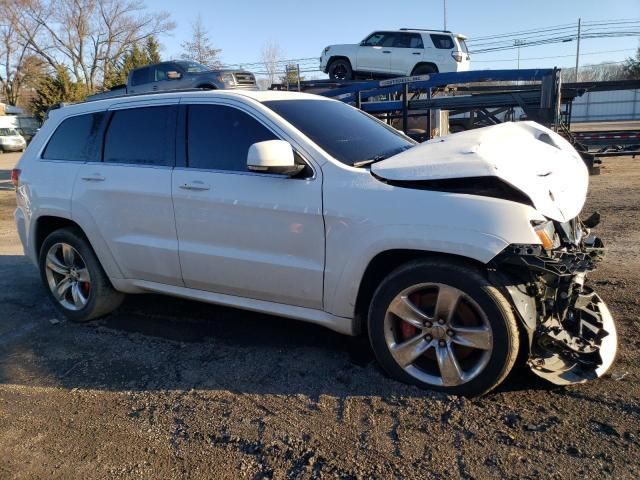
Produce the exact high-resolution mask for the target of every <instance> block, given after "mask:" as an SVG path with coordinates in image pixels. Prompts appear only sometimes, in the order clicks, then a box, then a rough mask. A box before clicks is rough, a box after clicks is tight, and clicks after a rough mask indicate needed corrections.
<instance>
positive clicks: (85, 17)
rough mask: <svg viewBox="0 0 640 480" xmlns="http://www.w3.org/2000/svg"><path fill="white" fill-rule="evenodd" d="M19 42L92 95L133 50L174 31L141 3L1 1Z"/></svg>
mask: <svg viewBox="0 0 640 480" xmlns="http://www.w3.org/2000/svg"><path fill="white" fill-rule="evenodd" d="M3 3H4V4H5V5H6V9H7V10H8V12H9V14H10V15H11V18H12V19H13V21H14V24H15V25H16V31H17V32H18V35H19V37H20V42H21V43H22V44H24V45H25V46H26V47H27V49H28V50H29V51H31V52H33V53H35V54H37V55H38V56H39V57H41V58H42V59H43V60H44V61H45V62H46V63H47V64H48V65H49V66H50V67H51V69H52V70H53V71H58V70H59V69H60V68H68V69H69V71H70V73H71V75H72V79H73V81H75V82H79V83H82V84H84V85H86V87H87V88H88V89H89V90H94V89H95V88H96V87H97V85H98V84H99V83H100V82H101V81H102V79H103V78H104V76H108V75H109V69H110V68H112V66H113V65H115V64H116V62H117V61H118V60H119V59H120V58H121V57H122V56H123V55H124V53H125V52H126V51H127V50H128V49H129V48H130V47H131V46H132V45H133V44H136V43H139V42H142V41H144V40H145V39H146V38H148V37H149V36H152V35H155V36H157V35H160V34H163V33H166V32H168V31H170V30H172V29H173V28H174V24H173V22H171V21H170V20H169V14H168V13H164V12H161V13H148V12H147V10H146V6H145V4H144V2H143V1H142V0H4V1H3Z"/></svg>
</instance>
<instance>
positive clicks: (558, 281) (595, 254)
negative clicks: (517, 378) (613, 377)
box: [493, 236, 618, 385]
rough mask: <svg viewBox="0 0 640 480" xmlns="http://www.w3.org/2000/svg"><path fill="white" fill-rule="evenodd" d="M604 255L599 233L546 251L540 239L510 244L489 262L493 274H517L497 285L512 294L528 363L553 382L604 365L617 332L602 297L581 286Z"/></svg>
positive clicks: (588, 376) (577, 379) (579, 379)
mask: <svg viewBox="0 0 640 480" xmlns="http://www.w3.org/2000/svg"><path fill="white" fill-rule="evenodd" d="M603 256H604V245H603V244H602V242H601V241H600V239H599V238H597V237H595V236H589V237H587V238H586V239H584V241H583V242H582V246H581V247H580V248H578V247H574V248H572V249H562V250H556V251H552V252H547V251H544V250H543V249H542V247H541V246H539V245H510V246H509V247H507V248H506V249H505V250H504V251H503V252H502V253H501V254H500V255H498V257H496V259H495V260H494V262H493V264H494V267H495V269H496V272H500V274H499V275H496V278H502V279H504V278H505V276H504V275H505V274H509V277H511V278H515V279H517V282H516V283H517V285H515V284H514V283H511V284H506V283H505V282H504V281H502V282H501V283H502V286H503V287H504V288H506V290H507V291H508V292H509V294H510V295H511V298H512V301H513V305H514V307H515V308H516V311H517V312H518V314H519V316H520V318H521V319H522V323H523V325H524V327H525V328H526V330H527V333H528V337H529V341H530V345H531V348H530V356H529V360H528V362H527V363H528V365H529V366H530V368H531V370H532V371H533V373H535V374H536V375H538V376H540V377H542V378H544V379H546V380H548V381H550V382H552V383H554V384H557V385H569V384H575V383H584V382H587V381H589V380H593V379H595V378H598V377H600V376H602V375H604V373H606V371H607V370H608V369H609V367H610V366H611V364H612V363H613V361H614V359H615V356H616V350H617V344H618V339H617V332H616V327H615V323H614V320H613V317H612V316H611V313H610V312H609V309H608V308H607V305H606V304H605V303H604V301H603V300H602V299H601V298H600V297H599V296H598V295H597V294H596V293H595V292H593V291H592V290H591V289H590V288H588V287H585V286H584V279H585V275H586V273H587V272H589V271H592V270H594V269H595V268H596V263H597V262H598V261H599V260H601V259H602V258H603Z"/></svg>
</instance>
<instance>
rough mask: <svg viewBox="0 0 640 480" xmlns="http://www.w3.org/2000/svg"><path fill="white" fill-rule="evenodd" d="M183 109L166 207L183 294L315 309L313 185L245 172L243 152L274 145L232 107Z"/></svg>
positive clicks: (319, 233)
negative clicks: (179, 153)
mask: <svg viewBox="0 0 640 480" xmlns="http://www.w3.org/2000/svg"><path fill="white" fill-rule="evenodd" d="M184 108H187V125H188V127H187V134H186V151H187V152H188V162H187V165H188V166H187V167H185V168H176V169H175V170H174V173H173V199H174V208H175V215H176V223H177V228H178V239H179V251H180V264H181V266H182V275H183V278H184V283H185V286H187V287H190V288H194V289H198V290H207V291H211V292H216V293H222V294H228V295H234V296H240V297H247V298H252V299H258V300H266V301H271V302H277V303H283V304H288V305H296V306H302V307H309V308H318V309H319V308H322V288H323V287H322V283H323V272H324V222H323V218H322V184H321V183H322V182H321V179H320V178H319V177H318V176H315V177H314V176H313V171H312V170H311V169H309V172H310V174H309V175H302V177H300V178H290V177H287V176H283V175H271V174H261V173H254V172H249V171H248V170H247V168H246V159H247V153H248V150H249V147H250V146H251V145H252V144H253V143H256V142H261V141H265V140H274V139H277V138H278V137H277V136H276V135H275V134H274V133H273V132H272V131H271V130H270V129H268V128H267V127H265V126H264V124H263V123H262V122H261V121H259V120H258V119H257V117H254V116H252V115H250V114H249V113H248V112H246V111H243V110H240V109H238V108H236V107H233V106H228V105H214V104H211V103H202V104H191V105H188V106H185V107H184ZM316 175H320V172H319V171H318V172H316Z"/></svg>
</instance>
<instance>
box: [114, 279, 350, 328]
mask: <svg viewBox="0 0 640 480" xmlns="http://www.w3.org/2000/svg"><path fill="white" fill-rule="evenodd" d="M111 282H112V283H113V286H114V288H115V289H116V290H118V291H121V292H124V293H145V292H153V293H161V294H165V295H171V296H174V297H180V298H186V299H189V300H198V301H201V302H206V303H212V304H215V305H223V306H225V307H234V308H240V309H243V310H249V311H251V312H260V313H266V314H270V315H278V316H280V317H285V318H292V319H294V320H302V321H303V322H309V323H315V324H317V325H321V326H323V327H326V328H328V329H330V330H333V331H335V332H338V333H341V334H343V335H351V336H353V335H356V331H355V322H354V320H353V319H352V318H345V317H337V316H335V315H331V314H330V313H327V312H325V311H323V310H316V309H313V308H305V307H297V306H293V305H285V304H283V303H274V302H268V301H265V300H255V299H253V298H245V297H236V296H233V295H226V294H222V293H214V292H207V291H204V290H195V289H193V288H186V287H178V286H175V285H166V284H162V283H156V282H148V281H146V280H130V279H129V280H127V279H111Z"/></svg>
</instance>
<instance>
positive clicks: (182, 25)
mask: <svg viewBox="0 0 640 480" xmlns="http://www.w3.org/2000/svg"><path fill="white" fill-rule="evenodd" d="M442 4H443V1H442V0H395V1H394V0H387V1H382V0H369V1H351V2H349V1H346V0H322V1H317V2H314V1H312V2H308V3H307V2H304V1H300V0H297V1H293V0H279V1H277V2H269V1H265V0H260V1H256V0H243V1H242V2H237V3H236V2H233V1H231V2H230V1H229V0H225V1H215V0H181V1H180V2H176V1H175V0H173V1H171V0H153V1H147V5H148V7H149V9H152V10H154V11H156V10H166V11H168V12H169V13H171V15H172V18H173V20H174V21H175V22H176V23H177V28H176V30H175V31H174V32H173V33H172V34H171V35H170V36H165V37H164V38H161V43H162V45H163V48H164V54H165V55H164V56H165V57H168V58H171V57H177V56H178V55H179V53H180V43H181V42H183V41H184V40H185V39H188V38H189V36H190V32H191V22H193V21H194V20H195V18H196V16H197V15H198V13H199V14H200V15H201V16H202V20H203V23H204V25H205V27H206V28H207V30H208V31H209V34H210V38H211V40H212V43H213V44H214V45H215V46H216V47H218V48H221V49H222V56H221V57H222V61H223V63H225V64H239V63H249V62H255V61H258V60H260V51H261V48H262V46H263V45H264V44H265V42H267V41H274V42H277V43H278V44H279V45H280V47H281V49H282V51H283V52H284V54H285V58H305V57H317V56H319V55H320V52H321V50H322V49H323V48H324V47H325V46H326V45H329V44H335V43H356V42H359V41H360V40H362V38H364V37H365V36H366V35H367V34H368V33H370V32H371V31H373V30H377V29H395V28H399V27H405V26H406V27H413V28H435V29H440V28H442V24H443V16H442ZM578 17H581V18H582V19H583V21H585V20H587V21H589V20H590V21H598V20H617V19H640V0H609V1H602V0H568V1H567V0H555V1H550V0H534V1H513V0H511V1H502V0H500V1H499V0H447V27H448V29H449V30H452V31H454V32H459V33H463V34H465V35H467V36H468V37H469V38H471V39H472V38H473V37H480V36H486V35H494V34H500V33H508V32H515V31H521V30H526V29H533V28H538V27H546V26H554V25H561V24H567V23H572V22H577V19H578ZM638 46H639V38H637V37H626V38H603V39H586V40H583V42H582V44H581V53H583V55H581V61H580V63H581V65H584V64H587V63H599V62H605V61H606V62H615V61H620V60H624V59H625V58H626V57H629V56H631V55H633V53H634V51H635V49H636V48H637V47H638ZM516 56H517V54H516V51H515V50H513V51H504V52H494V53H486V54H482V55H480V54H478V55H475V56H473V57H472V68H474V69H480V68H493V69H496V68H516V63H517V62H516ZM556 56H557V58H544V59H539V58H538V57H556ZM530 58H531V60H529V59H530ZM574 63H575V42H570V43H561V44H552V45H544V46H536V47H528V48H523V49H521V52H520V68H533V67H553V66H559V67H563V66H572V65H573V64H574Z"/></svg>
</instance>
